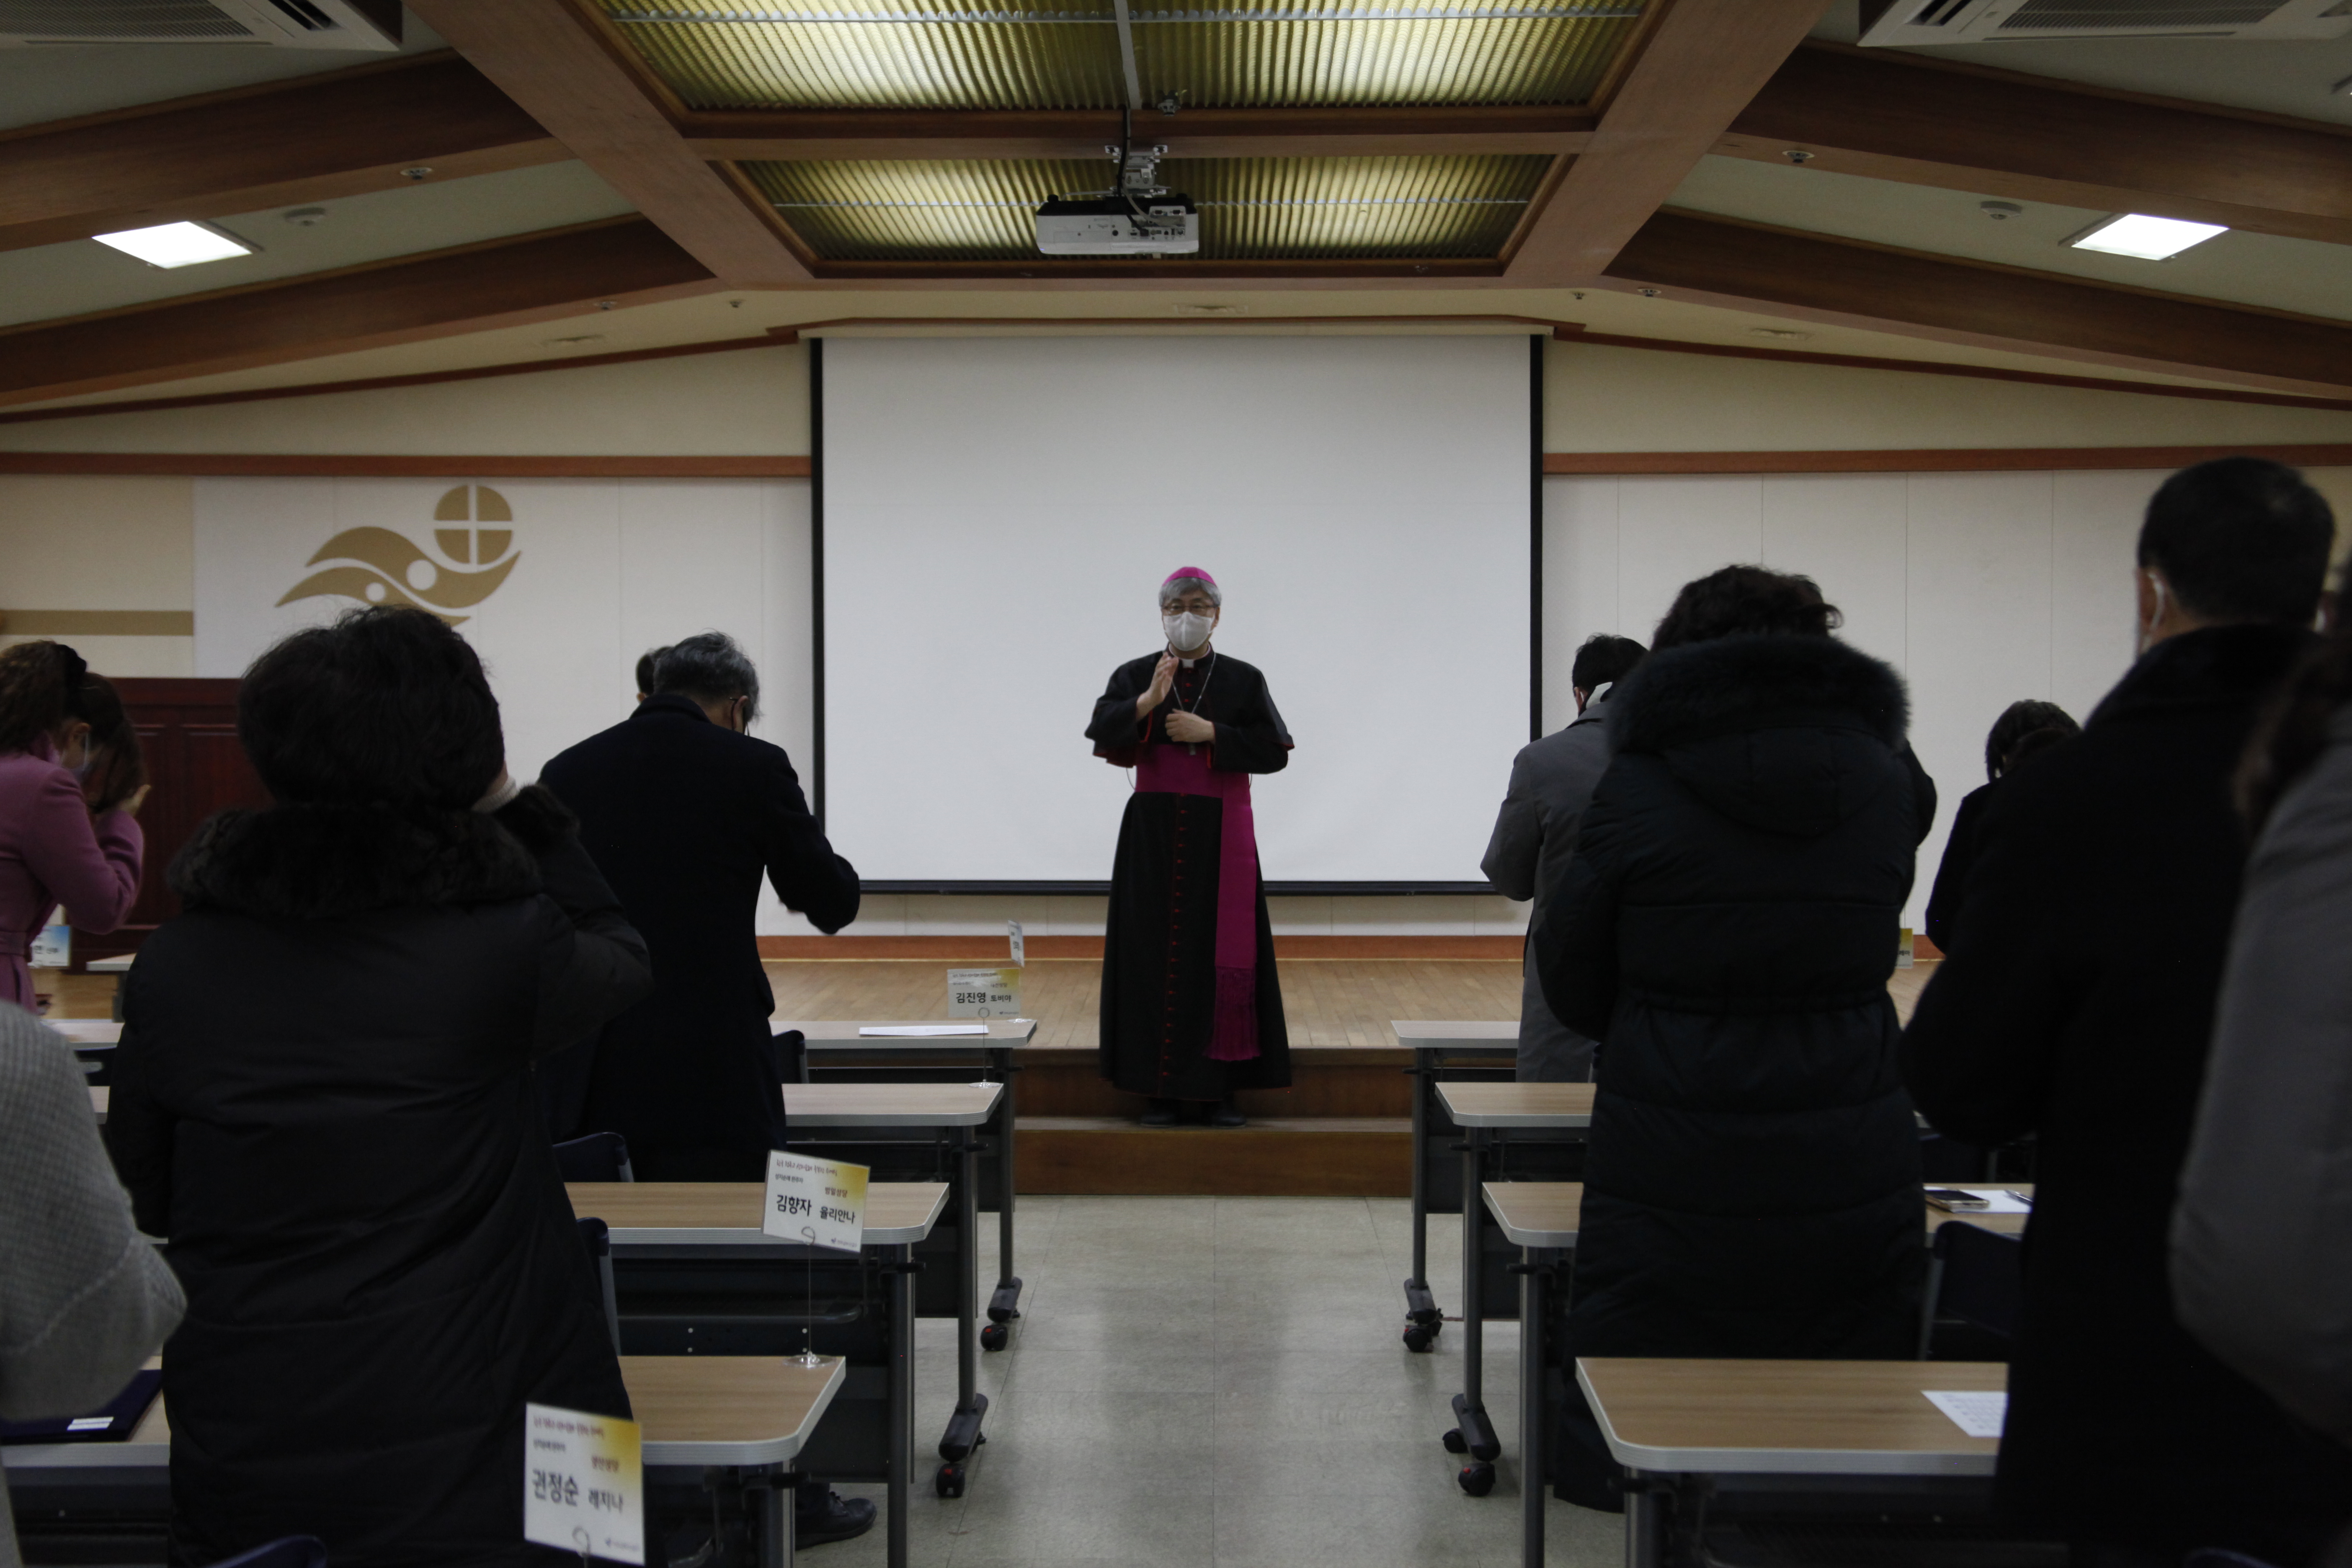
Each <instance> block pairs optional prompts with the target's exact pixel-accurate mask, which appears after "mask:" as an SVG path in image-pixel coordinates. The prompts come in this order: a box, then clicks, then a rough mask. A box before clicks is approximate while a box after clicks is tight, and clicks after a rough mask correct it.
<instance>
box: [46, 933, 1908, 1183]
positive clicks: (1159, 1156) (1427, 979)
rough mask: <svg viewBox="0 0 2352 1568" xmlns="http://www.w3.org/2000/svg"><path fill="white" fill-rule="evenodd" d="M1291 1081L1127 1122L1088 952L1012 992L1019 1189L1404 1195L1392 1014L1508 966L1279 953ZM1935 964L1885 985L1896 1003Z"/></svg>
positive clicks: (782, 993)
mask: <svg viewBox="0 0 2352 1568" xmlns="http://www.w3.org/2000/svg"><path fill="white" fill-rule="evenodd" d="M974 962H984V961H982V960H980V959H978V958H977V957H976V956H975V957H974V958H966V959H961V960H949V959H942V958H921V959H900V958H875V959H846V960H845V959H798V958H792V959H771V960H768V961H767V971H768V977H769V980H770V982H771V984H772V985H773V986H774V988H775V994H776V1012H777V1015H778V1016H782V1017H799V1018H906V1019H909V1020H915V1019H926V1018H943V1017H945V1016H947V970H948V969H949V967H950V964H951V963H974ZM1280 969H1281V974H1282V997H1283V1010H1284V1014H1285V1016H1286V1020H1287V1022H1288V1025H1289V1030H1290V1040H1291V1049H1292V1068H1293V1079H1294V1082H1293V1087H1292V1088H1290V1089H1268V1090H1260V1091H1255V1092H1252V1093H1246V1094H1244V1095H1243V1096H1242V1105H1243V1109H1244V1110H1246V1111H1247V1112H1248V1114H1249V1116H1250V1118H1251V1125H1250V1126H1248V1127H1246V1128H1243V1129H1239V1130H1236V1131H1213V1130H1211V1129H1207V1128H1201V1127H1181V1128H1172V1129H1152V1128H1144V1127H1139V1126H1137V1125H1136V1118H1137V1117H1138V1116H1139V1115H1140V1114H1141V1113H1142V1110H1143V1101H1142V1099H1141V1097H1140V1096H1136V1095H1126V1094H1121V1093H1119V1092H1118V1091H1117V1090H1115V1089H1112V1088H1111V1087H1110V1086H1109V1085H1108V1084H1107V1083H1105V1082H1104V1081H1103V1080H1102V1079H1101V1078H1100V1077H1099V1076H1098V1075H1097V1070H1096V1056H1095V1053H1096V1037H1097V1035H1096V1031H1097V1009H1098V1004H1099V1001H1100V996H1101V980H1102V961H1101V960H1100V959H1099V958H1091V957H1088V958H1037V957H1033V958H1031V959H1030V961H1029V963H1028V967H1027V969H1026V970H1025V971H1024V975H1023V982H1022V1005H1023V1008H1024V1011H1025V1012H1026V1013H1027V1014H1028V1016H1031V1017H1033V1018H1035V1019H1036V1020H1037V1021H1038V1027H1037V1037H1036V1043H1035V1046H1034V1048H1033V1050H1032V1051H1031V1052H1030V1053H1029V1054H1028V1055H1027V1056H1026V1058H1025V1062H1026V1070H1025V1071H1024V1074H1023V1076H1022V1080H1021V1142H1020V1169H1019V1171H1018V1173H1017V1179H1018V1181H1019V1184H1020V1190H1021V1191H1023V1192H1025V1193H1097V1194H1099V1193H1133V1194H1213V1195H1217V1196H1238V1195H1248V1194H1274V1195H1284V1196H1348V1197H1358V1196H1360V1197H1402V1196H1404V1195H1405V1194H1408V1193H1409V1192H1410V1191H1411V1185H1412V1139H1411V1133H1410V1131H1409V1128H1410V1122H1409V1118H1410V1116H1411V1114H1412V1101H1411V1100H1410V1088H1409V1080H1408V1079H1406V1078H1405V1076H1404V1074H1403V1073H1402V1070H1401V1069H1402V1068H1404V1067H1406V1066H1408V1065H1410V1060H1411V1058H1409V1057H1407V1056H1405V1055H1404V1054H1403V1053H1402V1052H1401V1051H1400V1050H1399V1049H1398V1048H1397V1044H1396V1035H1395V1032H1394V1031H1393V1030H1391V1028H1390V1027H1389V1021H1390V1020H1391V1019H1392V1018H1515V1017H1517V1016H1518V1011H1519V965H1518V963H1517V960H1516V959H1513V960H1509V961H1505V960H1500V959H1492V958H1412V957H1388V958H1312V957H1285V958H1283V959H1282V960H1280ZM1932 973H1934V967H1933V965H1932V964H1922V965H1920V966H1919V967H1918V968H1916V969H1909V970H1897V971H1895V976H1894V978H1893V979H1892V980H1891V981H1890V982H1889V984H1888V986H1887V989H1888V991H1889V992H1890V993H1891V994H1893V995H1894V997H1895V1007H1896V1010H1897V1012H1898V1013H1899V1014H1900V1015H1901V1016H1904V1017H1906V1018H1907V1017H1909V1016H1910V1012H1911V1005H1912V1003H1913V1002H1914V1000H1915V999H1916V997H1917V994H1918V991H1919V988H1920V987H1921V986H1922V985H1924V984H1927V977H1928V976H1929V975H1930V974H1932ZM40 979H41V986H42V988H43V989H45V990H54V991H55V992H56V993H57V1006H56V1008H55V1011H56V1012H57V1013H58V1016H68V1017H101V1018H102V1017H105V1016H107V1015H108V1011H109V1008H110V998H111V996H112V994H113V991H114V981H113V979H112V977H110V976H104V975H79V974H77V975H56V974H52V973H48V972H46V971H45V972H43V973H42V975H41V977H40Z"/></svg>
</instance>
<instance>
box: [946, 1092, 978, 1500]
mask: <svg viewBox="0 0 2352 1568" xmlns="http://www.w3.org/2000/svg"><path fill="white" fill-rule="evenodd" d="M957 1131H958V1132H959V1134H960V1135H961V1142H959V1143H958V1144H957V1145H956V1153H957V1158H958V1163H957V1172H958V1176H959V1180H958V1181H957V1186H958V1187H960V1188H961V1194H960V1196H961V1201H960V1202H959V1203H958V1204H957V1205H956V1218H957V1223H958V1224H959V1225H960V1226H961V1229H960V1230H959V1231H958V1232H957V1234H956V1407H955V1414H954V1415H950V1416H949V1417H948V1429H947V1433H946V1435H945V1436H942V1437H941V1438H940V1458H942V1459H945V1460H946V1461H947V1463H946V1464H944V1465H941V1466H940V1473H939V1478H938V1481H937V1485H938V1488H939V1494H940V1496H941V1497H961V1496H963V1483H964V1464H963V1462H964V1460H966V1459H968V1458H971V1451H972V1450H973V1449H974V1448H977V1447H980V1446H981V1445H982V1443H984V1442H986V1441H987V1440H988V1439H987V1438H985V1437H983V1436H981V1435H980V1423H981V1419H982V1417H983V1416H985V1415H987V1414H988V1395H986V1394H982V1393H981V1392H980V1360H979V1356H980V1331H979V1328H978V1321H979V1318H980V1300H979V1296H980V1284H979V1275H980V1257H979V1253H980V1235H979V1232H980V1139H979V1138H978V1137H977V1136H976V1133H977V1131H978V1130H977V1129H974V1128H969V1127H966V1128H959V1129H958V1130H957Z"/></svg>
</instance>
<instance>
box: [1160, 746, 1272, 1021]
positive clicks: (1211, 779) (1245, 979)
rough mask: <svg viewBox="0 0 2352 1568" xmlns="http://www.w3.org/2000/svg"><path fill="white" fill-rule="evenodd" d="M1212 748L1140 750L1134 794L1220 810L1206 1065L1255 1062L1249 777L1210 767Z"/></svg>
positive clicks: (1253, 831)
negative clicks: (1205, 799)
mask: <svg viewBox="0 0 2352 1568" xmlns="http://www.w3.org/2000/svg"><path fill="white" fill-rule="evenodd" d="M1213 751H1214V748H1213V747H1211V748H1209V749H1208V750H1206V751H1202V752H1197V753H1196V752H1193V751H1192V749H1191V748H1190V747H1187V746H1182V745H1179V744H1177V743H1175V742H1167V741H1163V742H1158V743H1156V744H1153V745H1147V746H1145V747H1144V748H1143V755H1142V756H1141V757H1139V758H1138V759H1137V761H1136V764H1135V783H1136V788H1137V789H1138V790H1139V791H1142V792H1144V793H1147V794H1151V795H1208V796H1211V797H1213V798H1214V799H1216V800H1219V801H1222V802H1223V803H1224V810H1223V814H1222V817H1223V826H1221V828H1220V829H1219V832H1218V841H1217V953H1216V961H1217V1000H1216V1014H1215V1022H1214V1024H1213V1026H1212V1027H1211V1029H1210V1031H1209V1059H1210V1060H1211V1061H1215V1062H1245V1061H1251V1060H1254V1059H1255V1058H1256V1056H1257V823H1256V820H1255V818H1254V817H1253V816H1251V815H1250V782H1249V774H1247V773H1219V772H1217V771H1216V770H1215V769H1213V768H1212V767H1211V766H1210V765H1209V762H1210V757H1211V755H1212V754H1213Z"/></svg>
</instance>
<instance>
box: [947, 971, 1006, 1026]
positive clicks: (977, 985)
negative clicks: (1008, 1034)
mask: <svg viewBox="0 0 2352 1568" xmlns="http://www.w3.org/2000/svg"><path fill="white" fill-rule="evenodd" d="M948 1016H949V1017H950V1018H1017V1017H1019V1016H1021V972H1020V971H1019V970H1017V969H950V970H949V971H948Z"/></svg>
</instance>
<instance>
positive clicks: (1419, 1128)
mask: <svg viewBox="0 0 2352 1568" xmlns="http://www.w3.org/2000/svg"><path fill="white" fill-rule="evenodd" d="M1431 1057H1432V1053H1431V1052H1430V1051H1429V1050H1427V1049H1425V1048H1424V1047H1420V1046H1415V1047H1413V1048H1412V1276H1411V1277H1410V1278H1408V1279H1406V1280H1405V1282H1404V1348H1405V1349H1407V1350H1409V1351H1412V1352H1416V1353H1421V1354H1426V1353H1427V1352H1428V1351H1429V1349H1430V1347H1431V1346H1433V1345H1434V1344H1435V1343H1436V1342H1437V1333H1438V1331H1439V1330H1440V1329H1442V1328H1444V1326H1445V1314H1444V1312H1443V1311H1441V1310H1439V1309H1438V1305H1437V1298H1436V1297H1435V1296H1433V1295H1432V1294H1431V1293H1430V1289H1429V1174H1428V1170H1427V1162H1428V1159H1429V1100H1430V1095H1431V1093H1432V1092H1433V1091H1432V1089H1430V1085H1431V1084H1432V1083H1433V1082H1434V1081H1435V1080H1436V1078H1437V1074H1436V1072H1435V1071H1434V1070H1433V1067H1432V1062H1431Z"/></svg>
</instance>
